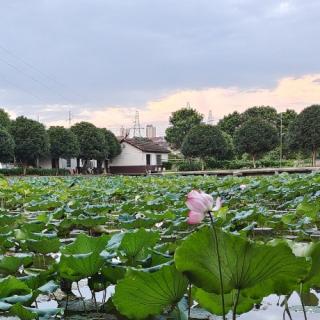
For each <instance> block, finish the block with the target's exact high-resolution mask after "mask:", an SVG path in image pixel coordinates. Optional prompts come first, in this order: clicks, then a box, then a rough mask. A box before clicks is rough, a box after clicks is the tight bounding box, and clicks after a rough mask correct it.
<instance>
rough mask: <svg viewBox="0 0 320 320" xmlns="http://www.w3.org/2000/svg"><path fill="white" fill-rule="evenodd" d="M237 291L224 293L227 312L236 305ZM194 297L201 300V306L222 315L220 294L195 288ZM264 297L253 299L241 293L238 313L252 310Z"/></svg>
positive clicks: (198, 300)
mask: <svg viewBox="0 0 320 320" xmlns="http://www.w3.org/2000/svg"><path fill="white" fill-rule="evenodd" d="M236 295H237V293H236V292H235V290H233V291H232V292H230V293H226V294H225V295H224V301H225V307H226V312H229V311H230V310H232V309H233V307H234V302H235V300H236V299H237V297H236ZM193 298H194V299H195V300H196V301H197V302H199V304H200V306H201V307H203V308H205V309H206V310H208V311H210V312H211V313H213V314H216V315H222V306H221V297H220V295H219V294H215V293H210V292H207V291H204V290H203V289H199V288H194V289H193ZM261 300H262V299H251V298H249V297H245V296H243V295H242V294H241V293H240V295H239V299H238V304H237V314H242V313H245V312H248V311H250V310H251V309H252V308H253V306H254V305H255V304H257V303H259V302H261Z"/></svg>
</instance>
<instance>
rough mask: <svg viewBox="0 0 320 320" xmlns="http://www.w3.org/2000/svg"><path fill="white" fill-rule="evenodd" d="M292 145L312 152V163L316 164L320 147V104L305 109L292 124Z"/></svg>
mask: <svg viewBox="0 0 320 320" xmlns="http://www.w3.org/2000/svg"><path fill="white" fill-rule="evenodd" d="M290 138H291V145H292V146H293V147H294V148H296V149H299V150H301V151H308V152H310V153H311V154H312V164H313V165H315V164H316V159H317V155H318V152H319V148H320V105H313V106H310V107H308V108H306V109H304V110H303V111H302V112H301V113H300V114H299V115H298V116H297V118H296V121H295V122H294V124H293V125H292V126H291V134H290Z"/></svg>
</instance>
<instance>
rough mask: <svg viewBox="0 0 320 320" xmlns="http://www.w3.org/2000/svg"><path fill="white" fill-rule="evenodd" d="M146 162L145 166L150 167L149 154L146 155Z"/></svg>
mask: <svg viewBox="0 0 320 320" xmlns="http://www.w3.org/2000/svg"><path fill="white" fill-rule="evenodd" d="M146 162H147V166H150V164H151V154H146Z"/></svg>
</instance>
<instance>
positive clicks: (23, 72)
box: [0, 58, 67, 99]
mask: <svg viewBox="0 0 320 320" xmlns="http://www.w3.org/2000/svg"><path fill="white" fill-rule="evenodd" d="M0 61H1V62H3V63H5V64H6V65H7V66H9V67H11V68H13V69H14V70H16V71H18V72H19V73H21V74H22V75H24V76H25V77H27V78H29V79H31V80H32V81H33V82H36V83H38V84H40V85H42V86H43V87H44V88H46V89H47V90H49V91H50V92H51V91H52V90H51V88H50V87H49V86H47V85H46V84H45V83H43V82H42V81H40V80H38V79H36V78H34V77H33V76H31V75H29V74H28V73H26V72H25V71H24V70H22V69H20V68H19V67H17V66H16V65H14V64H12V63H10V62H8V61H6V60H4V59H2V58H0ZM51 93H52V92H51ZM58 96H60V98H62V99H67V98H66V97H64V96H63V95H60V94H59V93H58Z"/></svg>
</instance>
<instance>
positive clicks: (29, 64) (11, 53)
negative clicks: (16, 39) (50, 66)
mask: <svg viewBox="0 0 320 320" xmlns="http://www.w3.org/2000/svg"><path fill="white" fill-rule="evenodd" d="M0 49H1V50H2V51H4V52H6V53H7V54H8V55H10V56H12V57H14V58H15V59H16V60H18V61H20V62H21V63H23V64H24V65H25V66H27V67H28V68H29V69H31V70H33V71H35V72H37V73H38V74H40V75H41V76H42V77H44V78H45V79H46V80H49V81H51V82H54V83H55V84H56V85H58V86H60V87H62V88H64V89H66V88H67V86H66V85H65V84H63V83H62V82H60V81H58V80H56V79H55V77H54V76H53V75H51V74H49V73H45V72H43V71H42V70H40V69H39V68H37V67H36V66H34V65H33V64H31V63H30V62H28V61H26V60H25V59H23V58H21V57H19V56H18V55H17V54H16V53H14V52H13V51H11V50H9V49H8V48H6V47H5V46H3V45H2V44H0ZM2 58H3V57H2ZM2 62H4V63H6V64H8V65H10V66H11V67H12V68H14V69H16V70H17V71H18V72H21V73H23V74H24V75H25V76H28V77H30V78H32V80H33V81H36V82H37V83H41V84H42V85H44V86H45V87H46V88H47V89H48V90H51V89H52V88H50V87H49V86H48V85H46V84H44V83H43V82H42V81H40V80H38V79H36V78H34V77H32V76H30V75H28V74H27V73H26V72H25V71H23V70H21V69H20V68H18V67H17V66H15V65H13V64H12V63H10V62H7V61H5V60H4V59H2ZM68 90H69V91H70V89H68ZM58 95H59V96H60V97H62V98H63V99H66V100H70V99H69V98H68V97H66V96H65V95H64V94H59V93H58ZM73 95H74V96H76V97H77V98H79V99H81V100H84V98H83V97H82V96H81V95H79V94H78V93H76V92H73Z"/></svg>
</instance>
